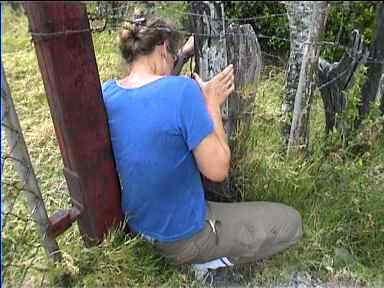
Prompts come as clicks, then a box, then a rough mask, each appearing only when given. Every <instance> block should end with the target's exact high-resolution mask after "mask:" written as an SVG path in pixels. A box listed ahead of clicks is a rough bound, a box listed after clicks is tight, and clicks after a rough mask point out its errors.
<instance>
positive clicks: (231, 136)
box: [190, 1, 262, 201]
mask: <svg viewBox="0 0 384 288" xmlns="http://www.w3.org/2000/svg"><path fill="white" fill-rule="evenodd" d="M190 5H191V11H192V13H193V15H194V16H193V17H192V18H193V19H192V20H193V21H192V22H193V27H194V33H195V59H196V66H195V67H196V68H195V70H196V71H197V72H198V73H199V74H200V76H201V78H202V79H203V80H205V81H206V80H209V79H211V78H212V77H213V76H215V75H216V74H217V73H218V72H220V71H221V70H222V69H224V68H225V67H226V66H227V65H228V64H233V65H234V70H235V87H236V92H234V93H233V94H232V95H230V96H229V97H228V98H227V100H226V102H225V103H224V105H223V107H222V115H223V119H224V129H225V131H226V134H227V136H228V142H229V145H230V147H231V151H232V160H231V161H232V165H231V167H233V166H236V163H235V162H236V161H237V159H240V158H241V157H242V152H244V151H243V150H242V149H241V145H240V144H241V143H238V141H240V139H237V137H236V136H237V133H238V131H239V129H238V128H239V126H241V125H239V124H242V129H243V130H247V127H248V126H247V125H249V120H250V119H251V113H252V104H253V100H254V97H255V94H254V93H248V92H247V91H246V90H244V89H243V88H245V87H246V86H247V85H249V84H251V85H255V82H256V80H257V77H258V75H259V73H260V70H261V67H262V60H261V50H260V45H259V43H258V40H257V37H256V34H255V32H254V31H253V29H252V27H251V25H240V26H239V25H235V24H231V25H230V26H229V27H227V26H226V23H225V21H224V16H225V14H224V6H223V3H222V2H221V1H202V2H197V1H192V2H191V3H190ZM200 15H201V16H200ZM254 88H255V86H253V90H255V89H254ZM232 171H233V170H232V169H231V172H230V176H229V177H228V179H227V180H226V181H224V183H220V184H217V183H213V182H211V181H208V180H207V179H205V181H204V185H205V190H206V192H207V199H209V200H214V201H236V200H239V195H240V194H239V192H238V191H236V189H235V187H236V185H235V182H234V181H235V179H234V177H232V176H233V173H232Z"/></svg>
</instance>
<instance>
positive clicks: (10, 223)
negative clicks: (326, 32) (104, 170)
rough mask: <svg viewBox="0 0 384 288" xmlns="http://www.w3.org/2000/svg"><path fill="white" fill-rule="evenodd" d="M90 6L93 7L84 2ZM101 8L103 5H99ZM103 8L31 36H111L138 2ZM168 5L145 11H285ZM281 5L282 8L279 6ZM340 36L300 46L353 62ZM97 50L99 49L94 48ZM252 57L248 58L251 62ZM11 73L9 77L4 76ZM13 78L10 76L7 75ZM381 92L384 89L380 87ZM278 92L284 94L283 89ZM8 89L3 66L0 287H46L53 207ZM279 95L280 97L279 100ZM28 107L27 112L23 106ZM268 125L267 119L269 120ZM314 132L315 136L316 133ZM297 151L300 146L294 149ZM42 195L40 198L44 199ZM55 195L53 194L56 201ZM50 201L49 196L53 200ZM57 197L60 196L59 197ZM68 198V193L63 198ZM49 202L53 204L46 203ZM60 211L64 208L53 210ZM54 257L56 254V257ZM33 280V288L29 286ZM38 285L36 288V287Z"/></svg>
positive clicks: (271, 111) (262, 112) (318, 109)
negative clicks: (75, 26) (83, 24)
mask: <svg viewBox="0 0 384 288" xmlns="http://www.w3.org/2000/svg"><path fill="white" fill-rule="evenodd" d="M88 5H90V6H91V5H94V4H88ZM103 5H104V4H103ZM105 5H107V6H105V7H104V8H103V9H104V10H103V9H101V8H100V7H99V10H97V9H96V8H97V7H96V8H94V7H90V8H89V12H88V14H89V15H88V16H89V19H90V27H91V29H90V30H88V29H85V30H78V31H70V30H68V31H66V30H64V31H62V32H59V33H40V34H36V33H35V34H34V35H33V36H35V37H42V38H47V37H48V38H49V37H54V36H65V35H68V34H71V33H84V32H88V31H91V32H93V33H103V32H116V31H117V30H119V29H123V28H124V27H126V23H127V22H132V21H133V19H134V17H135V15H136V14H135V12H134V7H135V6H136V5H142V3H140V2H136V1H126V2H124V3H123V4H121V6H120V7H117V8H116V7H110V6H109V5H110V4H105ZM172 5H175V7H176V5H178V4H175V3H172V2H170V3H169V4H166V5H164V4H163V5H161V6H160V5H159V6H156V5H151V6H150V7H149V8H147V9H148V10H149V11H151V12H153V13H159V14H162V15H164V13H166V14H167V16H168V18H170V20H174V21H175V22H180V16H182V17H187V18H189V20H190V18H193V17H195V18H196V17H197V18H203V17H204V18H205V19H209V21H219V22H220V23H221V22H224V23H226V24H228V25H229V24H230V23H238V24H247V23H257V21H260V20H262V19H263V20H264V19H271V21H273V20H274V19H276V18H281V17H287V13H277V14H271V15H262V16H254V17H244V18H224V19H222V18H214V17H210V16H209V15H205V14H197V13H190V12H185V11H180V10H179V9H175V8H174V7H172ZM282 5H283V4H282ZM330 5H336V6H337V7H339V8H340V9H343V8H344V7H345V6H343V4H340V3H335V4H333V3H331V4H330ZM178 31H179V32H180V33H181V34H183V35H184V36H191V35H196V36H202V37H223V36H225V37H227V36H228V37H229V36H241V37H244V38H246V37H251V36H249V34H241V33H237V34H235V35H234V34H233V33H228V32H225V33H224V34H221V35H211V34H207V33H201V34H196V32H195V31H194V30H193V27H190V26H187V25H185V26H184V27H183V25H181V24H180V25H179V28H178ZM255 35H256V37H257V39H267V40H279V41H284V42H287V43H291V39H290V35H289V34H287V35H286V37H278V36H274V35H266V33H264V32H263V31H257V32H256V33H255ZM340 39H341V37H340V35H337V37H336V38H335V39H326V40H321V41H318V42H317V43H309V42H307V41H305V40H304V41H303V42H302V43H300V44H303V45H308V44H315V45H317V46H319V47H320V49H323V48H325V47H331V48H334V49H342V50H343V51H344V52H345V53H346V54H347V55H349V56H351V57H354V58H356V57H357V56H356V55H353V53H352V52H353V51H352V50H353V49H352V48H353V47H351V46H350V45H348V43H340ZM95 49H96V50H97V49H98V47H95ZM297 49H298V50H297V51H296V52H298V53H303V50H302V48H300V49H299V48H297ZM27 53H34V52H33V49H31V48H30V47H25V48H24V49H20V50H17V51H13V52H7V51H6V52H5V53H3V55H2V56H3V57H17V56H19V55H22V54H27ZM261 53H262V55H263V58H264V59H265V58H271V59H274V61H276V59H277V60H278V62H279V63H280V65H281V64H284V66H285V65H286V64H287V63H286V61H287V59H286V58H284V57H282V56H281V55H274V54H273V53H271V52H270V51H261ZM251 57H253V56H249V58H251ZM190 61H191V62H190V65H186V68H187V69H184V73H186V74H188V73H191V72H192V70H193V67H194V65H193V60H190ZM356 61H358V62H359V64H370V63H375V64H384V61H383V59H380V58H374V57H372V56H370V55H367V57H359V58H358V59H356ZM268 73H269V71H267V70H266V69H265V70H262V74H261V79H262V80H265V79H268V78H270V77H274V75H269V74H268ZM347 73H350V68H349V67H347V68H346V69H345V70H344V71H341V72H340V73H339V74H338V75H337V76H336V77H334V78H332V79H331V80H329V81H327V82H325V83H322V84H321V85H318V86H319V87H318V88H319V89H324V88H326V87H328V86H332V85H333V84H334V83H335V82H337V81H338V79H340V78H342V77H343V76H345V74H347ZM9 74H11V73H9ZM11 77H12V79H13V78H14V77H15V75H11ZM259 89H260V87H259V86H258V85H254V86H252V87H251V88H248V89H247V92H246V94H247V95H251V96H250V97H255V95H256V93H258V92H260V90H259ZM383 90H384V89H383ZM235 93H237V94H244V90H239V89H236V91H235ZM281 93H284V91H282V92H281ZM11 94H12V93H11V91H10V89H9V86H8V84H7V81H6V78H5V73H4V71H3V68H2V90H1V109H2V110H1V147H2V149H1V175H2V179H1V189H2V190H1V195H2V199H1V201H2V213H1V217H2V218H1V220H2V221H1V226H2V237H3V269H2V284H5V286H6V287H29V286H30V287H39V286H38V285H40V287H45V285H47V284H46V283H47V282H46V281H47V279H46V278H47V275H46V273H47V268H46V266H44V265H40V263H42V262H44V261H46V259H47V257H44V253H42V251H45V253H46V255H48V256H49V257H52V258H54V257H58V255H59V254H60V253H59V247H58V244H57V242H56V240H54V239H51V238H50V237H48V236H47V231H48V226H49V219H48V213H47V210H51V209H49V207H48V208H47V207H46V206H55V205H56V203H53V204H47V200H46V199H47V197H49V196H50V195H48V194H47V192H46V191H41V190H40V186H39V184H38V180H37V178H38V177H36V174H35V171H34V167H33V165H32V161H31V159H30V156H29V152H28V150H29V149H28V148H29V147H27V144H26V142H27V141H26V140H25V139H24V136H23V132H22V129H21V126H20V121H19V119H18V113H17V112H16V109H15V104H14V103H13V98H12V95H11ZM259 96H260V95H258V99H259V100H260V101H269V99H263V98H262V97H259ZM282 96H283V95H280V96H279V97H282ZM26 109H27V108H26ZM324 112H326V110H325V108H324V107H323V106H322V105H315V106H312V107H311V113H324ZM283 114H284V111H282V109H281V108H280V107H278V106H275V108H270V107H268V108H265V107H263V103H255V106H254V108H253V109H251V111H246V112H244V115H240V114H238V115H234V116H233V117H238V118H242V117H243V116H246V117H249V116H250V115H251V116H252V117H254V118H255V119H258V117H261V118H263V117H264V118H265V117H266V115H269V116H268V117H269V118H270V119H272V121H276V122H279V121H280V118H281V117H282V116H283ZM268 121H269V120H268ZM317 133H320V132H319V131H317ZM319 137H320V135H319V134H316V136H315V138H319ZM298 148H302V146H301V145H300V146H298ZM262 149H263V150H264V151H266V150H267V151H269V153H274V152H278V151H279V149H281V146H280V145H276V146H275V145H272V146H268V147H262ZM59 186H60V188H57V189H58V190H60V192H62V191H65V192H67V191H66V190H65V189H62V186H65V185H64V182H61V183H59ZM43 195H44V199H45V201H44V199H43ZM56 196H57V194H55V195H54V197H56ZM54 197H53V198H54ZM60 197H63V196H62V195H61V196H60ZM66 197H68V195H67V196H66ZM50 201H54V200H50ZM56 208H63V207H56ZM55 255H57V256H55ZM31 281H33V284H31V283H32V282H31ZM36 283H38V284H36Z"/></svg>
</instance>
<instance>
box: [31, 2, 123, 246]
mask: <svg viewBox="0 0 384 288" xmlns="http://www.w3.org/2000/svg"><path fill="white" fill-rule="evenodd" d="M24 7H25V10H26V13H27V16H28V20H29V25H30V30H31V35H32V39H33V41H34V44H35V49H36V53H37V59H38V63H39V66H40V71H41V74H42V76H43V82H44V86H45V90H46V93H47V97H48V103H49V107H50V111H51V116H52V119H53V124H54V127H55V131H56V136H57V139H58V142H59V146H60V151H61V154H62V156H63V162H64V175H65V177H66V180H67V184H68V188H69V191H70V193H71V198H72V204H73V206H74V207H76V208H77V209H78V210H79V211H80V212H81V215H80V218H79V222H78V223H79V228H80V232H81V234H82V236H83V239H84V240H85V243H86V245H91V244H94V243H97V242H99V241H100V240H102V239H103V236H104V235H105V233H106V232H107V231H108V230H109V228H111V227H112V225H114V224H117V223H120V221H121V220H122V211H121V207H120V185H119V180H118V176H117V173H116V168H115V163H114V159H113V153H112V146H111V143H110V136H109V130H108V123H107V116H106V111H105V107H104V102H103V98H102V93H101V86H100V79H99V73H98V69H97V65H96V59H95V53H94V49H93V43H92V35H91V31H90V27H89V22H88V17H87V13H86V7H85V3H81V2H64V1H60V2H54V3H50V2H24Z"/></svg>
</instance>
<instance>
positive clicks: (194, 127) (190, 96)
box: [180, 79, 214, 150]
mask: <svg viewBox="0 0 384 288" xmlns="http://www.w3.org/2000/svg"><path fill="white" fill-rule="evenodd" d="M182 93H183V95H182V99H181V105H180V106H181V107H180V129H181V133H182V135H183V137H184V140H185V142H186V144H187V146H188V149H189V150H193V149H194V148H195V147H196V146H197V145H198V144H199V143H200V142H201V141H202V140H203V139H204V138H205V137H207V136H208V135H209V134H211V133H212V132H213V130H214V125H213V121H212V118H211V116H210V115H209V113H208V110H207V106H206V104H205V100H204V95H203V93H202V91H201V90H200V87H199V86H198V84H197V83H196V82H195V81H194V80H192V79H188V80H187V81H186V83H185V85H184V89H183V92H182Z"/></svg>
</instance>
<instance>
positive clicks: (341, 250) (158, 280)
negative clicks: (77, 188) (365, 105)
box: [2, 2, 384, 287]
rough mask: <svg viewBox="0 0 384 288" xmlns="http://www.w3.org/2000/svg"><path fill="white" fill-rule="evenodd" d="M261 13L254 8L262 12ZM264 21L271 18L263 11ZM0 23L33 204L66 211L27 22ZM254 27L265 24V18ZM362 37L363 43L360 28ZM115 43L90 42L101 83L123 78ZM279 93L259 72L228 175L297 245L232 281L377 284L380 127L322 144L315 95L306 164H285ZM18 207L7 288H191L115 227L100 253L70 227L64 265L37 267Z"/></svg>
mask: <svg viewBox="0 0 384 288" xmlns="http://www.w3.org/2000/svg"><path fill="white" fill-rule="evenodd" d="M252 3H254V4H252V5H256V6H257V5H259V4H255V3H258V2H252ZM163 5H165V4H164V3H163ZM239 5H240V4H239ZM242 5H245V4H242ZM260 5H261V4H260ZM264 5H266V4H264ZM269 5H270V6H271V7H274V5H271V4H269ZM351 5H352V4H351ZM353 5H362V4H361V3H360V4H353ZM170 6H171V4H170ZM244 7H245V6H244ZM265 7H267V6H265ZM265 7H264V8H260V9H267V8H265ZM357 7H358V6H357ZM231 9H235V8H231ZM236 9H240V8H236ZM242 9H243V10H242V11H243V12H236V11H237V10H233V11H235V12H236V13H240V14H236V13H235V12H233V14H231V15H232V16H236V17H238V16H239V15H240V16H241V17H243V16H245V10H246V9H244V8H242ZM255 9H256V8H255ZM258 9H259V8H258ZM268 9H272V8H268ZM279 9H280V8H279ZM356 9H358V8H356ZM367 9H368V8H367ZM248 10H249V11H250V12H249V13H251V12H252V9H250V8H248ZM164 11H166V10H164ZM168 11H169V10H168ZM179 11H183V10H179ZM278 11H280V10H278ZM361 11H362V12H361V13H362V14H363V15H362V16H361V17H362V18H361V19H360V18H359V17H360V16H359V17H357V16H356V17H355V16H353V14H352V16H348V17H350V18H345V23H347V20H348V21H352V19H355V20H356V19H357V20H356V21H360V22H359V23H361V25H362V27H364V28H367V27H368V26H369V25H371V24H368V23H370V22H364V21H370V20H369V19H367V18H369V17H371V14H369V13H368V11H366V10H365V8H364V9H361ZM164 13H165V12H164ZM230 13H232V12H230ZM268 13H271V14H272V13H276V11H275V10H273V11H272V10H271V11H270V12H268ZM334 13H336V12H334ZM356 13H357V12H356ZM364 13H368V14H369V17H365V16H364V15H365V14H364ZM165 14H166V15H167V16H169V17H170V18H171V19H173V17H175V16H173V14H172V13H171V12H167V13H165ZM336 14H337V13H336ZM368 14H367V15H368ZM3 15H4V17H3V19H4V34H3V35H2V41H3V45H4V46H3V47H4V50H3V51H4V54H3V62H4V65H5V71H6V76H7V80H8V82H9V85H10V89H11V91H12V95H13V98H14V101H15V105H16V109H17V111H18V114H19V117H20V120H21V125H22V128H23V132H24V135H25V137H26V142H27V145H28V149H29V151H30V153H31V158H32V161H33V164H34V168H35V172H36V174H37V177H38V179H39V183H40V187H41V190H42V193H43V196H44V200H45V202H46V205H47V208H48V211H49V213H52V212H53V211H55V210H56V209H58V208H66V207H69V206H70V201H69V196H68V191H67V189H66V184H65V181H64V177H63V175H62V160H61V156H60V152H59V148H58V145H57V141H56V138H55V133H54V129H53V125H52V121H51V118H50V114H49V108H48V105H47V100H46V97H45V91H44V86H43V82H42V79H41V76H40V72H39V68H38V65H37V60H36V56H35V51H34V48H33V45H32V43H31V41H30V39H31V38H30V36H29V34H28V27H27V26H28V25H27V21H26V18H25V17H24V16H23V15H22V14H15V13H14V12H12V11H11V10H10V9H9V7H5V9H4V14H3ZM175 15H176V12H175ZM249 15H251V14H249ZM252 15H254V14H252ZM359 15H361V14H359ZM330 18H332V17H330ZM177 19H180V18H177ZM359 19H360V20H359ZM330 21H336V20H333V19H330ZM272 22H273V25H276V27H274V28H273V27H272V28H270V29H271V30H263V32H262V33H263V34H267V35H268V34H274V31H277V30H278V29H281V31H282V32H281V33H282V34H281V35H284V37H287V34H284V33H285V32H283V31H286V30H284V29H286V28H284V27H280V25H283V23H282V22H281V23H280V22H278V21H276V22H274V21H271V23H272ZM180 23H181V22H180ZM277 23H279V24H277ZM260 25H267V24H266V22H265V23H264V24H260ZM334 25H335V27H334V30H332V31H333V32H332V33H334V34H332V35H336V33H337V32H335V31H337V25H336V24H334ZM345 25H346V26H345V27H349V28H348V29H352V28H353V27H355V26H353V24H349V22H348V24H345ZM279 27H280V28H279ZM346 29H347V28H346ZM367 29H368V28H367ZM279 31H280V30H279ZM367 31H368V30H367ZM276 33H277V32H276ZM329 33H331V32H329ZM365 33H367V39H369V36H368V35H370V33H371V32H365ZM116 36H117V34H116V32H111V33H108V32H103V33H95V34H93V41H94V47H95V53H96V58H97V64H98V69H99V73H100V79H101V80H102V81H104V80H107V79H110V78H117V77H120V76H121V73H122V72H121V65H120V64H121V62H120V57H119V54H118V50H117V45H116ZM268 45H272V46H273V47H270V46H268ZM281 45H282V44H278V43H265V44H264V46H263V47H264V48H263V49H269V48H268V47H270V50H266V51H268V52H271V53H275V51H276V49H283V48H282V46H281ZM186 69H187V67H186ZM361 73H362V74H358V76H357V77H364V69H362V72H361ZM357 80H358V79H357ZM361 83H362V81H361V80H360V81H356V82H355V85H354V87H352V89H351V90H350V92H349V93H350V95H352V96H353V95H358V94H359V91H360V89H361ZM283 85H284V70H283V69H282V68H281V67H277V66H267V67H265V68H264V70H263V72H262V78H261V80H260V82H259V83H258V85H257V87H253V89H256V92H257V93H256V95H257V96H256V99H255V105H256V110H255V111H256V113H255V115H254V118H253V121H252V128H251V129H252V131H251V135H250V136H249V137H247V138H245V139H243V143H244V145H246V148H247V157H246V159H244V161H242V162H241V163H240V165H239V167H237V170H236V174H237V176H238V177H239V178H240V179H241V181H240V182H239V183H242V184H241V187H240V189H241V191H242V198H243V200H244V201H248V200H263V201H278V202H283V203H286V204H288V205H291V206H293V207H295V208H296V209H298V210H299V211H300V213H301V214H302V216H303V221H304V237H303V239H302V241H300V243H299V244H298V245H297V246H295V247H293V248H292V249H290V250H288V251H287V252H285V253H283V254H280V255H277V256H276V257H273V258H271V259H269V260H266V261H264V262H263V263H262V264H259V265H244V266H241V267H238V268H236V269H237V270H238V271H239V273H240V275H242V281H243V284H244V286H245V285H247V284H248V285H250V286H251V287H253V286H255V285H260V286H261V287H267V286H268V285H269V284H271V283H276V282H286V281H289V280H290V279H291V277H292V273H293V272H296V271H298V272H299V273H301V274H302V275H305V274H306V273H307V274H309V275H312V276H313V277H315V278H320V279H322V280H323V281H340V282H343V281H351V282H357V283H359V284H360V285H364V284H365V285H367V286H369V287H372V286H377V287H382V286H383V281H384V279H383V275H384V268H383V267H384V245H383V243H384V204H383V203H384V194H383V191H384V164H383V163H384V133H383V122H382V119H380V118H377V117H375V118H373V117H372V119H369V120H368V121H366V122H365V123H364V125H363V126H362V128H361V130H359V131H357V132H356V136H355V138H354V140H353V143H352V144H351V145H350V146H348V147H343V145H342V144H341V143H340V140H339V137H338V136H337V134H335V135H333V137H330V138H329V139H326V138H324V113H323V108H322V107H323V106H322V103H321V99H320V97H319V94H318V93H316V95H315V96H316V97H315V99H314V103H313V109H312V114H311V134H310V137H311V140H310V143H311V145H310V153H309V156H308V157H307V158H306V159H294V158H291V159H287V158H285V157H283V155H282V154H281V151H280V135H279V129H280V122H279V121H280V107H281V95H282V93H283ZM352 96H351V97H352ZM352 104H353V103H352ZM352 104H351V105H352ZM348 111H349V112H348V113H349V114H347V115H346V117H353V113H354V111H355V106H353V105H352V106H351V107H350V108H349V110H348ZM351 115H352V116H351ZM347 119H348V118H347ZM12 169H13V167H12V165H10V166H6V170H5V175H7V176H6V177H9V178H10V179H13V180H14V181H17V178H16V176H15V175H14V172H13V170H12ZM3 191H4V203H5V204H6V205H8V204H9V203H13V202H14V201H15V191H12V190H11V189H4V190H3ZM25 204H26V203H25V201H24V200H23V195H21V197H20V198H18V200H17V202H16V205H15V208H14V214H16V215H17V216H19V218H18V217H10V218H8V220H7V222H6V225H5V229H4V230H3V231H2V233H3V234H2V237H3V249H4V250H3V257H4V258H3V261H5V262H4V264H5V265H7V267H6V268H7V269H6V272H5V273H6V274H5V277H6V281H5V282H6V284H8V285H7V287H14V286H18V284H20V281H21V280H22V279H24V276H25V280H24V286H25V287H29V286H30V287H36V286H37V287H38V285H40V283H43V285H42V286H44V287H50V286H55V287H199V286H200V285H201V284H200V283H199V282H197V281H196V280H195V279H194V278H193V276H192V273H191V271H190V270H189V268H188V267H184V266H183V267H175V266H173V265H172V264H170V263H168V262H166V261H165V260H164V259H162V258H161V257H160V256H159V255H158V253H157V252H156V251H154V249H153V248H152V247H151V246H150V245H149V244H147V243H145V242H143V241H141V240H140V239H137V238H133V239H129V238H128V237H127V236H126V235H124V234H123V233H122V232H121V231H120V230H118V231H114V232H112V233H111V235H110V236H109V237H108V238H107V239H106V240H105V241H104V242H103V243H102V245H100V246H98V247H92V248H85V247H84V244H83V242H82V240H81V239H80V235H79V231H78V229H77V226H74V227H73V228H71V229H70V230H68V231H67V232H66V233H65V234H64V235H61V236H60V237H59V238H58V240H59V245H60V247H61V249H62V252H63V256H64V261H63V263H59V264H56V265H53V264H52V263H50V262H48V261H47V258H46V256H45V254H44V251H43V249H42V248H41V247H40V245H39V239H38V235H37V232H36V229H35V226H34V223H32V222H29V223H27V224H26V223H25V222H24V221H23V220H21V219H24V218H28V217H29V214H28V211H27V210H26V206H25ZM27 268H28V269H27ZM25 272H26V273H27V274H26V275H24V273H25Z"/></svg>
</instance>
